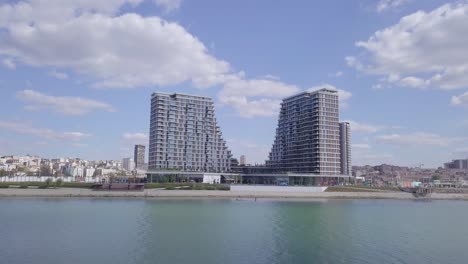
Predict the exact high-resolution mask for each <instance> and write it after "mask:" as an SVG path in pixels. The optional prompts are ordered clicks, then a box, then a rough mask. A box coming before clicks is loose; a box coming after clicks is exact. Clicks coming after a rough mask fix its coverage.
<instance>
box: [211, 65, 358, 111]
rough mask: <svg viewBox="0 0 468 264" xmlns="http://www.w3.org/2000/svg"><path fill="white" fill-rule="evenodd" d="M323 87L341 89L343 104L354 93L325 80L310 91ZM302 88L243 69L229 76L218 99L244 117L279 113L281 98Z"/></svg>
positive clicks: (340, 99)
mask: <svg viewBox="0 0 468 264" xmlns="http://www.w3.org/2000/svg"><path fill="white" fill-rule="evenodd" d="M322 88H327V89H332V90H336V91H338V96H339V101H340V104H341V106H342V107H346V106H347V105H348V100H349V99H350V98H351V96H352V94H351V93H350V92H348V91H345V90H341V89H337V88H336V87H334V86H333V85H330V84H322V85H318V86H314V87H312V88H309V89H307V91H316V90H319V89H322ZM299 92H301V89H300V88H299V87H297V86H295V85H289V84H286V83H283V82H281V81H278V80H271V79H245V78H244V76H243V74H242V73H241V74H239V75H236V76H230V78H228V79H226V81H225V82H224V87H223V89H222V90H221V92H220V93H219V94H218V99H219V102H220V103H221V105H229V106H231V107H233V108H235V109H236V110H237V112H238V113H239V114H240V115H241V116H243V117H255V116H277V115H278V112H279V109H280V106H281V100H282V99H283V98H285V97H288V96H291V95H294V94H297V93H299Z"/></svg>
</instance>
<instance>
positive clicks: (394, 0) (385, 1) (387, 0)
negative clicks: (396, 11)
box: [376, 0, 408, 12]
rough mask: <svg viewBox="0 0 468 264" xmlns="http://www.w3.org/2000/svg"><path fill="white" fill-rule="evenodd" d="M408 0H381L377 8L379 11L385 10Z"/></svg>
mask: <svg viewBox="0 0 468 264" xmlns="http://www.w3.org/2000/svg"><path fill="white" fill-rule="evenodd" d="M407 2H408V0H380V1H379V2H378V3H377V6H376V10H377V12H383V11H385V10H388V9H391V8H396V7H398V6H401V5H403V4H405V3H407Z"/></svg>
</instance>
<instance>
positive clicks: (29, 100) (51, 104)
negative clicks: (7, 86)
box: [16, 90, 115, 115]
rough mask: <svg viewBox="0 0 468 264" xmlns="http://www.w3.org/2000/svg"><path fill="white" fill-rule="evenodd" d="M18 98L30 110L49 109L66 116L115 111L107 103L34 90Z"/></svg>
mask: <svg viewBox="0 0 468 264" xmlns="http://www.w3.org/2000/svg"><path fill="white" fill-rule="evenodd" d="M16 96H17V98H18V99H20V100H21V101H23V102H25V103H26V106H25V108H26V109H28V110H42V109H47V110H51V111H53V112H57V113H61V114H65V115H84V114H87V113H90V112H92V111H96V110H103V111H107V112H114V111H115V109H114V108H113V107H112V106H111V105H109V104H107V103H104V102H100V101H96V100H91V99H85V98H81V97H71V96H50V95H46V94H43V93H40V92H37V91H33V90H23V91H20V92H18V93H17V94H16Z"/></svg>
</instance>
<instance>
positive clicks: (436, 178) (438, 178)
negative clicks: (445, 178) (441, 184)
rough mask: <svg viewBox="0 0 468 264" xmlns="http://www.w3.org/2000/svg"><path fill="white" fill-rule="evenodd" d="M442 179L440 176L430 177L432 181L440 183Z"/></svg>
mask: <svg viewBox="0 0 468 264" xmlns="http://www.w3.org/2000/svg"><path fill="white" fill-rule="evenodd" d="M441 179H442V177H441V176H440V175H434V176H432V180H433V181H440V180H441Z"/></svg>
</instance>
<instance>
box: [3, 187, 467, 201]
mask: <svg viewBox="0 0 468 264" xmlns="http://www.w3.org/2000/svg"><path fill="white" fill-rule="evenodd" d="M8 197H10V198H11V197H44V198H54V197H57V198H165V199H172V198H174V199H180V198H183V199H206V198H209V199H281V200H288V199H290V200H294V199H301V200H307V199H311V200H313V199H391V200H466V201H468V194H461V193H432V194H431V196H430V197H424V198H416V197H414V196H413V195H412V194H410V193H404V192H315V193H306V192H302V193H300V192H296V193H291V192H250V191H211V190H210V191H208V190H157V189H146V190H144V191H95V190H91V189H80V188H59V189H12V188H8V189H0V199H1V198H8Z"/></svg>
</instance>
